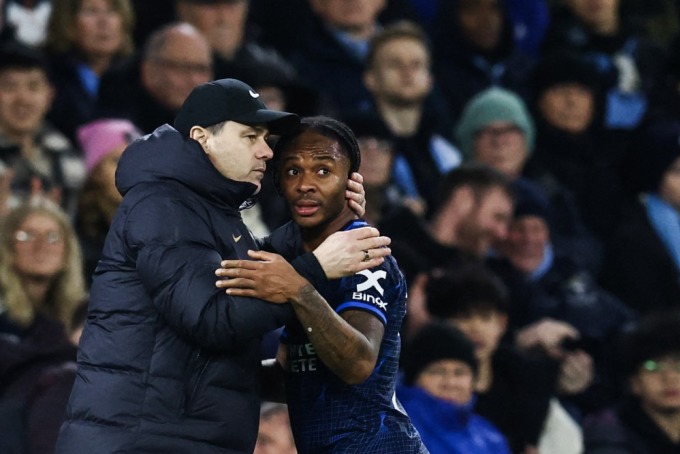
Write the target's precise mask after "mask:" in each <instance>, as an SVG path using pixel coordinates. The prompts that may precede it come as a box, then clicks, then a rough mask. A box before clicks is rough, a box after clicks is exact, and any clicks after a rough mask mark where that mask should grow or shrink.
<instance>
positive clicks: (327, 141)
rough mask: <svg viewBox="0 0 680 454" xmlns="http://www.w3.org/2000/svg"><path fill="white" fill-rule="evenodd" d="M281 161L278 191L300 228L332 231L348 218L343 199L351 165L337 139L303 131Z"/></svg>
mask: <svg viewBox="0 0 680 454" xmlns="http://www.w3.org/2000/svg"><path fill="white" fill-rule="evenodd" d="M280 159H281V165H280V166H279V169H278V171H279V177H280V179H279V184H280V187H281V192H282V193H283V196H284V197H285V199H286V202H287V203H288V207H289V209H290V212H291V216H292V218H293V220H294V221H295V222H296V223H297V224H298V225H299V226H300V227H302V228H317V227H321V226H332V227H333V229H334V230H333V231H335V230H338V229H339V228H341V227H342V225H344V224H345V223H346V222H347V221H348V220H349V219H351V216H350V214H349V213H350V210H349V208H348V205H347V202H346V200H345V189H346V187H347V179H348V174H349V167H350V162H349V157H348V156H347V154H346V153H345V152H344V151H343V150H342V148H341V146H340V144H339V143H338V142H337V141H336V140H334V139H331V138H328V137H325V136H323V135H321V134H319V133H318V132H315V131H304V132H303V133H302V134H300V135H299V136H298V137H297V138H296V139H295V140H293V141H292V142H291V143H290V144H289V145H288V146H287V147H286V149H285V150H282V152H281V157H280Z"/></svg>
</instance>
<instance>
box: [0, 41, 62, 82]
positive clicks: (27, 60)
mask: <svg viewBox="0 0 680 454" xmlns="http://www.w3.org/2000/svg"><path fill="white" fill-rule="evenodd" d="M8 69H18V70H31V69H39V70H41V71H42V72H44V73H45V75H46V76H47V78H48V79H49V80H50V81H51V80H52V77H51V76H52V74H51V71H50V65H49V63H48V61H47V57H46V55H45V54H44V53H43V52H42V51H41V50H40V49H37V48H34V47H30V46H26V45H24V44H21V43H19V42H17V41H8V42H6V43H3V44H2V45H0V71H6V70H8Z"/></svg>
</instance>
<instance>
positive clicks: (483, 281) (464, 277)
mask: <svg viewBox="0 0 680 454" xmlns="http://www.w3.org/2000/svg"><path fill="white" fill-rule="evenodd" d="M426 294H427V303H426V304H427V310H428V312H429V313H430V314H432V315H433V316H434V317H437V318H439V319H447V318H453V317H459V316H463V317H465V316H469V315H473V314H479V313H486V312H491V311H496V312H500V313H502V314H507V313H508V309H509V306H510V302H509V295H508V289H507V287H506V286H505V284H504V283H503V281H501V279H500V278H499V277H498V276H496V275H495V274H494V273H493V272H492V271H491V270H489V269H488V268H487V267H485V266H484V265H483V264H481V263H477V262H472V261H470V262H469V263H465V264H462V265H461V266H457V267H455V268H439V269H434V270H432V271H431V272H430V273H429V276H428V281H427V286H426Z"/></svg>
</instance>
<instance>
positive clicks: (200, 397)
mask: <svg viewBox="0 0 680 454" xmlns="http://www.w3.org/2000/svg"><path fill="white" fill-rule="evenodd" d="M298 122H299V120H298V118H297V116H296V115H293V114H290V113H286V112H275V111H270V110H268V109H267V108H266V107H265V105H264V104H263V103H262V101H261V100H260V99H259V94H258V93H257V92H255V91H254V90H253V89H252V88H251V87H250V86H248V85H246V84H244V83H242V82H240V81H238V80H234V79H222V80H217V81H212V82H208V83H205V84H202V85H200V86H198V87H197V88H195V89H194V90H193V91H192V92H191V94H190V95H189V96H188V98H187V99H186V101H185V102H184V104H183V105H182V108H181V109H180V112H179V114H178V115H177V118H176V120H175V128H173V127H171V126H169V125H163V126H161V127H159V128H158V129H156V130H155V131H154V132H153V133H152V134H150V135H147V136H145V137H143V138H141V139H139V140H138V141H136V142H134V143H133V144H132V145H130V146H129V147H128V149H127V150H126V151H125V152H124V154H123V156H122V158H121V160H120V163H119V166H118V170H117V174H116V185H117V187H118V190H119V191H120V192H121V194H123V201H122V203H121V206H120V208H119V210H118V212H117V214H116V217H115V218H114V220H113V223H112V225H111V228H110V231H109V235H108V237H107V240H106V243H105V245H104V250H103V252H102V257H101V260H100V262H99V265H98V267H97V269H96V271H95V275H94V279H93V284H92V290H91V295H90V303H89V304H90V307H89V314H88V321H87V324H86V326H85V328H84V332H83V336H82V338H81V343H80V352H79V363H78V373H77V378H76V381H75V384H74V388H73V392H72V395H71V400H70V402H69V406H68V410H67V417H66V421H65V423H64V425H63V427H62V429H61V432H60V437H59V441H58V443H57V452H60V453H82V452H88V453H89V452H92V453H95V452H96V453H106V452H111V453H113V452H130V453H131V452H192V453H207V452H220V453H226V452H229V453H251V452H252V451H253V448H254V446H255V439H256V436H257V425H258V419H259V399H258V394H257V388H258V386H257V383H258V378H259V376H258V372H259V364H260V362H259V347H260V339H261V337H262V335H263V334H265V333H267V332H269V331H271V330H273V329H275V328H277V327H279V326H281V325H283V324H284V323H285V322H286V321H287V320H289V318H290V316H291V315H292V311H291V310H290V307H287V306H277V305H271V304H268V303H266V302H263V301H259V300H254V299H250V298H239V297H233V296H230V295H225V294H224V293H223V292H220V291H219V290H218V289H216V288H215V282H214V281H215V275H214V270H215V269H216V268H217V266H219V263H220V260H221V259H222V258H232V259H243V258H247V257H248V255H247V252H248V250H249V249H255V248H256V244H255V241H254V239H253V238H252V236H251V234H250V232H249V231H248V229H247V227H246V226H245V224H244V223H243V222H242V220H241V216H240V213H239V207H241V206H243V205H244V203H246V202H247V201H248V200H249V199H250V198H251V197H252V196H253V195H254V194H256V193H257V192H258V191H259V189H260V184H261V180H262V178H263V176H264V171H265V168H266V165H267V161H268V160H269V159H271V158H272V156H273V153H272V150H271V148H270V147H269V145H267V141H266V140H267V138H268V135H269V133H273V134H281V133H284V132H288V131H291V130H294V129H295V128H296V127H297V126H298ZM352 233H354V235H353V236H352V238H342V239H340V243H336V245H337V244H341V243H342V242H345V245H344V246H345V247H344V249H347V250H351V255H353V259H354V262H355V263H354V264H353V268H352V269H351V271H352V272H355V271H356V270H357V269H363V268H362V267H369V266H375V265H376V264H377V263H379V262H380V261H382V259H379V258H378V259H375V261H374V263H370V262H361V260H362V259H363V258H364V253H363V252H362V250H364V249H369V248H371V247H374V246H382V245H384V244H385V241H386V239H384V238H370V239H368V238H367V239H364V240H362V241H356V242H352V241H351V240H352V239H357V238H366V237H367V236H368V235H371V234H375V231H373V232H368V234H367V232H366V231H364V232H363V236H362V233H359V234H356V233H357V232H356V231H355V232H350V235H351V234H352ZM338 239H339V238H338V237H337V236H336V240H338ZM326 243H327V244H325V249H324V246H321V247H320V248H317V249H316V251H315V254H317V256H318V254H320V251H321V252H323V253H321V255H322V256H323V257H319V262H320V263H317V262H316V261H315V259H314V255H313V254H306V255H305V256H304V257H301V258H300V259H299V260H298V261H297V262H296V268H297V269H298V270H299V271H300V272H301V273H302V274H303V275H305V276H307V277H308V278H309V279H310V280H311V281H313V280H314V277H315V276H323V277H325V275H324V271H325V272H326V274H327V275H329V276H330V277H333V276H334V277H338V276H340V275H341V274H342V273H343V272H347V271H348V270H347V268H348V266H346V267H345V268H344V270H340V269H339V268H340V267H339V266H337V264H342V262H344V264H345V265H348V264H350V262H351V261H352V259H347V257H349V256H350V254H347V255H346V256H344V257H339V256H338V254H337V252H338V251H339V250H340V247H339V246H338V247H334V244H333V243H332V242H326ZM350 244H351V246H350ZM347 246H349V247H347ZM333 249H335V250H334V251H333ZM383 250H384V249H381V250H375V251H373V250H372V251H371V254H373V255H372V257H381V254H382V252H381V251H383ZM331 255H335V257H331ZM331 263H332V264H334V265H336V266H335V268H334V269H328V266H326V269H322V268H324V266H323V265H324V264H326V265H328V264H331ZM320 264H321V265H322V266H321V268H320V267H319V265H320Z"/></svg>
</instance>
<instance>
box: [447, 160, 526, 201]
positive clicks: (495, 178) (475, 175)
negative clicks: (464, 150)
mask: <svg viewBox="0 0 680 454" xmlns="http://www.w3.org/2000/svg"><path fill="white" fill-rule="evenodd" d="M464 186H468V187H470V188H471V189H472V192H473V194H474V196H475V198H476V199H477V200H480V199H481V198H482V197H483V196H484V195H485V194H486V193H487V192H488V191H489V190H491V189H494V188H499V189H501V190H503V191H504V192H505V193H506V194H507V195H508V197H509V198H510V199H511V200H513V201H514V200H515V191H514V189H513V187H512V184H511V181H510V179H509V178H508V177H507V176H506V175H505V174H503V173H502V172H500V171H499V170H496V169H494V168H493V167H491V166H488V165H486V164H482V163H464V164H461V165H460V166H458V167H456V168H455V169H452V170H451V171H449V172H448V173H447V174H445V175H444V176H443V177H442V180H441V183H440V185H439V201H438V206H441V205H442V204H444V203H446V201H447V200H448V199H449V198H450V197H451V195H452V194H453V193H454V192H455V191H456V190H458V189H459V188H462V187H464Z"/></svg>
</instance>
